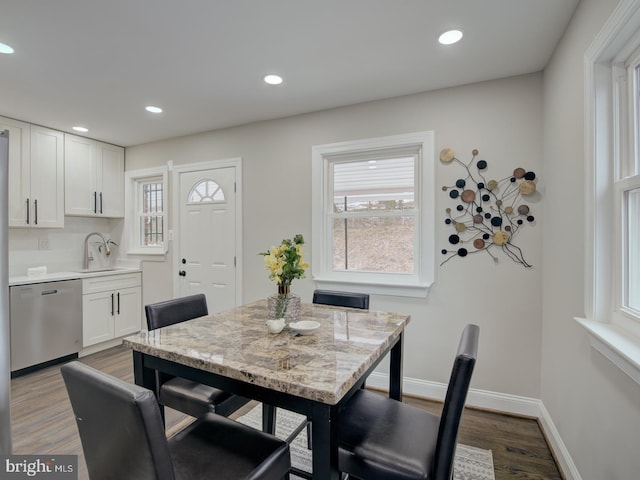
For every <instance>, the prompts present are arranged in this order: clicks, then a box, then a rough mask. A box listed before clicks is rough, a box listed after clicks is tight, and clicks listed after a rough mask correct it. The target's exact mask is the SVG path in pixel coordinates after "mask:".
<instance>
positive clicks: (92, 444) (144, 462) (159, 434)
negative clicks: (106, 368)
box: [60, 362, 174, 480]
mask: <svg viewBox="0 0 640 480" xmlns="http://www.w3.org/2000/svg"><path fill="white" fill-rule="evenodd" d="M60 371H61V373H62V377H63V379H64V383H65V385H66V387H67V392H68V393H69V398H70V400H71V406H72V408H73V413H74V415H75V417H76V423H77V425H78V432H79V433H80V439H81V441H82V449H83V451H84V457H85V460H86V462H87V468H88V470H89V477H90V478H91V479H92V480H99V479H116V478H117V479H122V480H126V479H140V480H142V479H158V480H173V479H174V472H173V465H172V462H171V457H170V455H169V449H168V447H167V440H166V437H165V432H164V425H163V422H162V418H161V416H160V411H159V409H158V404H157V402H156V398H155V396H154V395H153V393H152V392H151V391H150V390H147V389H146V388H142V387H139V386H137V385H132V384H129V383H126V382H124V381H121V380H119V379H116V378H114V377H111V376H110V375H107V374H105V373H103V372H100V371H98V370H95V369H93V368H91V367H89V366H87V365H84V364H83V363H80V362H71V363H69V364H67V365H64V366H63V367H62V368H61V369H60Z"/></svg>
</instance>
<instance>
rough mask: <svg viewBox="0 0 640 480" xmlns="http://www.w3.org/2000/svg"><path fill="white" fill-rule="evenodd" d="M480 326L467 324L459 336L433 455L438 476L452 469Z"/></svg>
mask: <svg viewBox="0 0 640 480" xmlns="http://www.w3.org/2000/svg"><path fill="white" fill-rule="evenodd" d="M479 336H480V328H479V327H478V326H477V325H472V324H469V325H467V326H466V327H465V328H464V330H463V332H462V336H461V337H460V343H459V345H458V353H457V354H456V358H455V361H454V363H453V369H452V371H451V378H450V379H449V386H448V387H447V395H446V397H445V400H444V405H443V408H442V414H441V416H440V427H439V428H438V440H437V443H436V453H435V459H434V475H433V478H434V479H435V480H449V479H450V477H451V472H452V471H453V460H454V456H455V452H456V444H457V441H458V430H459V427H460V419H461V418H462V411H463V409H464V405H465V402H466V399H467V392H468V391H469V384H470V383H471V375H472V374H473V368H474V366H475V364H476V358H477V357H478V340H479Z"/></svg>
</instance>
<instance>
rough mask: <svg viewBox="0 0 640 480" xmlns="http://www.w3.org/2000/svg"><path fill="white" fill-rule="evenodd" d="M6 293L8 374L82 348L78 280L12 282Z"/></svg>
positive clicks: (13, 373)
mask: <svg viewBox="0 0 640 480" xmlns="http://www.w3.org/2000/svg"><path fill="white" fill-rule="evenodd" d="M10 292H11V293H10V296H9V309H10V315H9V318H10V319H11V372H12V373H11V375H12V376H14V377H15V376H17V375H20V374H22V373H27V372H28V371H31V370H34V369H35V368H38V367H40V366H44V365H48V364H50V363H54V362H55V361H57V360H61V359H65V358H73V357H77V356H78V352H79V351H80V349H81V348H82V281H81V280H64V281H59V282H44V283H33V284H28V285H16V286H13V287H10ZM42 364H44V365H42Z"/></svg>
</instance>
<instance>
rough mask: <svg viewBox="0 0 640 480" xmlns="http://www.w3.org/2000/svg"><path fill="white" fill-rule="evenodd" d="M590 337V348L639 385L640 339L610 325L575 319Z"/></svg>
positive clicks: (618, 327)
mask: <svg viewBox="0 0 640 480" xmlns="http://www.w3.org/2000/svg"><path fill="white" fill-rule="evenodd" d="M575 320H576V322H578V323H579V324H580V325H582V326H583V327H584V328H585V329H586V330H587V332H589V335H590V336H591V346H592V347H593V348H594V349H596V350H597V351H599V352H600V353H601V354H603V355H604V356H605V357H606V358H608V359H609V360H610V361H611V362H613V363H614V364H615V365H616V366H617V367H618V368H620V369H621V370H622V371H623V372H624V373H626V374H627V375H629V376H630V377H631V378H632V379H633V380H635V381H636V383H639V384H640V338H639V337H637V336H635V335H633V334H631V333H630V332H629V331H628V330H626V329H624V328H622V327H620V326H618V325H614V324H612V323H605V322H596V321H594V320H587V319H585V318H575Z"/></svg>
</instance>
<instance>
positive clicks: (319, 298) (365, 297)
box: [313, 290, 369, 310]
mask: <svg viewBox="0 0 640 480" xmlns="http://www.w3.org/2000/svg"><path fill="white" fill-rule="evenodd" d="M313 303H316V304H321V305H334V306H336V307H350V308H361V309H363V310H367V309H368V308H369V294H368V293H353V292H340V291H335V290H315V291H314V292H313Z"/></svg>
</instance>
